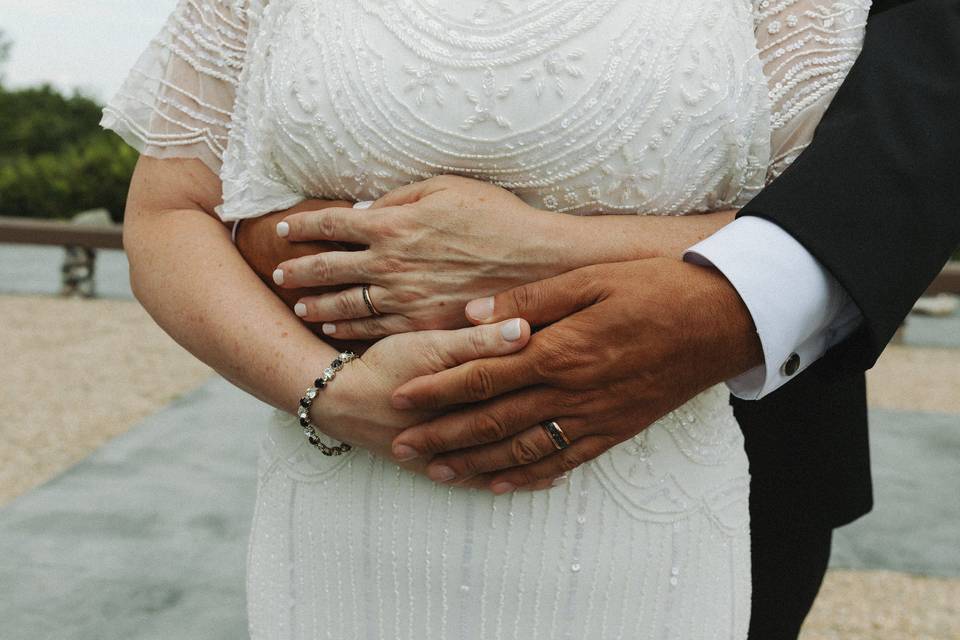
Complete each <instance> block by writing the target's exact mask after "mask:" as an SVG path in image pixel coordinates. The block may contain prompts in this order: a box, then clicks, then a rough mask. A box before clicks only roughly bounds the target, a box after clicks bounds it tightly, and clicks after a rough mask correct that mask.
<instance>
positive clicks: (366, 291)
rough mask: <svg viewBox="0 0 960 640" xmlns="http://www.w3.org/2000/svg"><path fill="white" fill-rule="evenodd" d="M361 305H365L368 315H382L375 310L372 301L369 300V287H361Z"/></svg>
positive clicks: (366, 285)
mask: <svg viewBox="0 0 960 640" xmlns="http://www.w3.org/2000/svg"><path fill="white" fill-rule="evenodd" d="M363 304H365V305H367V309H368V310H369V311H370V315H372V316H375V317H379V316H380V315H382V314H381V313H380V312H379V311H377V308H376V307H375V306H373V300H371V299H370V285H368V284H365V285H363Z"/></svg>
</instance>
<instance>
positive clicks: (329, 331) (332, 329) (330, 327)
mask: <svg viewBox="0 0 960 640" xmlns="http://www.w3.org/2000/svg"><path fill="white" fill-rule="evenodd" d="M336 332H337V325H335V324H330V323H329V322H327V323H326V324H324V325H323V335H325V336H332V335H333V334H335V333H336Z"/></svg>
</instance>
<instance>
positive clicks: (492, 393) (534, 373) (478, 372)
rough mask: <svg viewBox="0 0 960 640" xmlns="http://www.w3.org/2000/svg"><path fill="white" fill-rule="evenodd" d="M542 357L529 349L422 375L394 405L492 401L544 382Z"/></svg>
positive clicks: (398, 393) (401, 391)
mask: <svg viewBox="0 0 960 640" xmlns="http://www.w3.org/2000/svg"><path fill="white" fill-rule="evenodd" d="M481 326H483V325H481ZM528 326H529V325H528ZM540 358H541V356H540V354H539V352H538V351H537V350H536V349H534V348H533V347H528V348H526V349H524V350H523V351H521V352H520V353H517V354H513V355H511V356H510V357H506V358H481V359H478V360H474V361H472V362H467V363H465V364H462V365H460V366H458V367H454V368H452V369H446V370H444V371H439V372H437V373H434V374H430V375H425V376H420V377H417V378H414V379H413V380H410V381H408V382H406V383H404V384H403V385H401V386H400V387H399V388H398V389H396V390H395V391H394V392H393V396H392V398H391V403H392V404H393V407H394V408H395V409H401V410H404V409H435V410H439V409H444V408H447V407H452V406H454V405H458V404H465V403H474V402H481V401H483V400H489V399H490V398H495V397H497V396H501V395H503V394H505V393H509V392H511V391H516V390H517V389H522V388H524V387H530V386H533V385H535V384H539V383H541V382H543V380H542V379H541V377H540V374H539V373H538V371H540V367H539V366H538V364H537V363H538V362H539V360H540Z"/></svg>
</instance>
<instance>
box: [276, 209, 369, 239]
mask: <svg viewBox="0 0 960 640" xmlns="http://www.w3.org/2000/svg"><path fill="white" fill-rule="evenodd" d="M277 235H279V236H280V237H281V238H286V239H287V240H289V241H291V242H312V241H316V240H331V241H338V242H352V243H355V244H365V245H369V244H371V241H372V240H373V239H375V237H376V230H375V224H374V219H373V218H372V217H370V216H367V215H360V213H359V212H357V211H356V210H354V209H342V208H339V207H330V208H328V209H323V210H320V211H304V212H303V213H294V214H292V215H290V216H287V217H286V218H284V219H283V221H282V222H280V223H279V224H277Z"/></svg>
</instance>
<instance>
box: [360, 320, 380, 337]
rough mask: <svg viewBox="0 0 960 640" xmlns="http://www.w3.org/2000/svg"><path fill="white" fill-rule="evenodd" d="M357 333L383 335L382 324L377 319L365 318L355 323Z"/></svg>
mask: <svg viewBox="0 0 960 640" xmlns="http://www.w3.org/2000/svg"><path fill="white" fill-rule="evenodd" d="M357 327H358V329H359V332H360V333H361V334H363V335H368V336H372V335H380V334H382V333H383V323H382V322H380V320H378V319H377V318H366V319H364V320H360V321H359V322H358V323H357Z"/></svg>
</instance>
